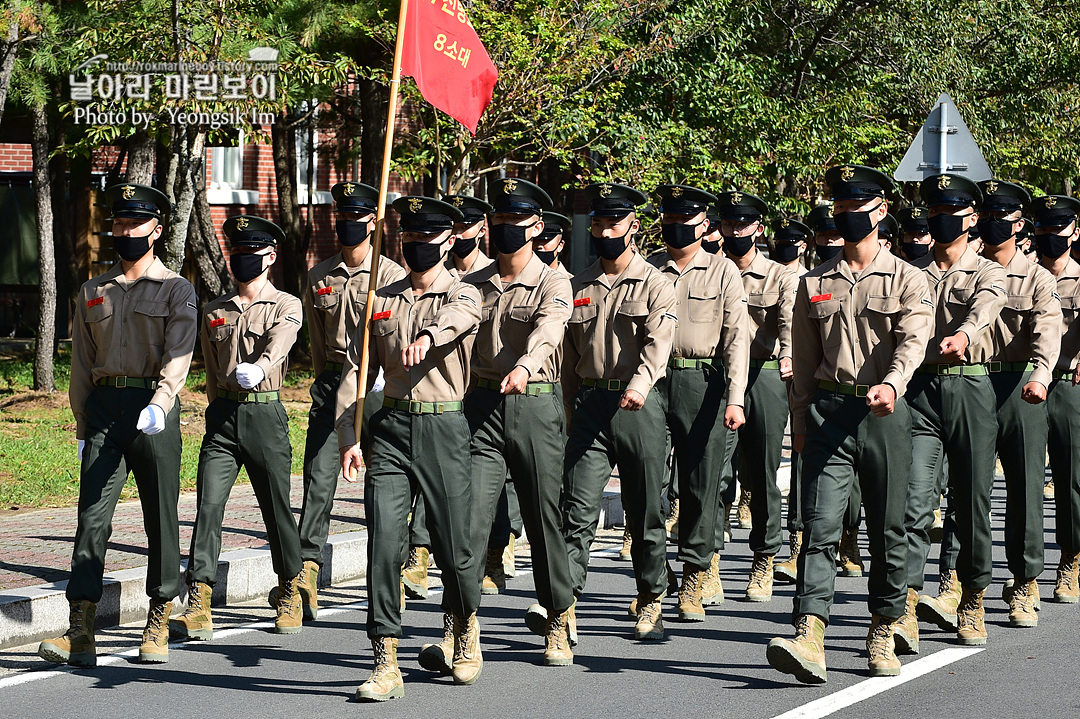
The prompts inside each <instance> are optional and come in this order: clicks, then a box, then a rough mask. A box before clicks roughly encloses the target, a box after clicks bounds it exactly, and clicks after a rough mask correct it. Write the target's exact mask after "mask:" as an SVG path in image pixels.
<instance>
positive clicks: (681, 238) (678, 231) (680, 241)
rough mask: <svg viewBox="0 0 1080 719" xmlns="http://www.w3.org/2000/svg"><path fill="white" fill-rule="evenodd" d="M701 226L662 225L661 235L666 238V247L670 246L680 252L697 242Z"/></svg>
mask: <svg viewBox="0 0 1080 719" xmlns="http://www.w3.org/2000/svg"><path fill="white" fill-rule="evenodd" d="M700 226H701V223H700V222H699V223H697V224H696V225H684V224H682V223H679V222H674V223H672V224H670V225H660V235H661V236H662V237H663V238H664V244H665V245H670V246H671V247H674V248H675V249H677V250H678V249H682V248H683V247H689V246H690V245H692V244H694V243H695V242H697V240H698V237H697V228H698V227H700Z"/></svg>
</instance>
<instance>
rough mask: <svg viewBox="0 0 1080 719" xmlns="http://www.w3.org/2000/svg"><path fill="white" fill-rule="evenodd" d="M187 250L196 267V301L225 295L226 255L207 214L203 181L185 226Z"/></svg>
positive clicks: (228, 279) (227, 280)
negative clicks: (197, 292) (190, 219)
mask: <svg viewBox="0 0 1080 719" xmlns="http://www.w3.org/2000/svg"><path fill="white" fill-rule="evenodd" d="M187 242H188V244H187V250H188V253H189V254H190V255H191V259H192V261H193V262H194V263H195V268H196V270H198V287H197V289H198V291H199V301H200V302H201V303H203V304H206V303H207V302H209V301H210V300H212V299H215V298H217V297H220V296H221V295H223V294H225V292H226V290H228V289H229V288H230V287H232V278H231V277H230V276H229V269H228V266H227V265H226V264H225V256H224V255H223V254H222V253H221V245H220V244H218V239H217V233H216V232H215V231H214V221H213V219H211V217H210V202H209V201H208V200H207V199H206V186H205V182H204V183H203V185H202V186H201V187H199V188H198V189H197V190H196V192H195V204H194V212H193V215H192V222H191V223H190V224H189V226H188V237H187Z"/></svg>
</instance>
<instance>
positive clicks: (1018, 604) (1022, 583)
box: [1009, 577, 1039, 627]
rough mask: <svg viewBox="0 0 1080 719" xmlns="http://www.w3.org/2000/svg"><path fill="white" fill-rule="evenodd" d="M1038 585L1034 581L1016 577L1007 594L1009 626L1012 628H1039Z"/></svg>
mask: <svg viewBox="0 0 1080 719" xmlns="http://www.w3.org/2000/svg"><path fill="white" fill-rule="evenodd" d="M1038 597H1039V584H1038V582H1036V581H1035V580H1034V579H1027V580H1025V579H1021V578H1020V577H1016V578H1015V579H1014V581H1013V590H1012V592H1010V594H1009V625H1010V626H1013V627H1037V626H1039V615H1038V614H1037V611H1036V610H1038V608H1039V605H1038V603H1037V601H1038Z"/></svg>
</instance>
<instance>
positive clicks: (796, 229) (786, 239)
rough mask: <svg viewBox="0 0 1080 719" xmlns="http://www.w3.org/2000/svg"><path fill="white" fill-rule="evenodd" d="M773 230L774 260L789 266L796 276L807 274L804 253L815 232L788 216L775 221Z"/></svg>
mask: <svg viewBox="0 0 1080 719" xmlns="http://www.w3.org/2000/svg"><path fill="white" fill-rule="evenodd" d="M772 231H773V250H772V253H771V255H770V257H771V258H772V261H773V262H775V263H776V264H778V265H783V266H784V267H787V268H788V269H789V270H791V271H792V272H794V273H795V276H796V277H802V276H803V275H805V274H806V266H805V265H803V255H804V254H805V253H806V247H807V243H808V242H811V241H813V238H814V233H813V232H812V231H811V230H810V228H809V227H807V226H806V225H804V224H803V223H801V222H798V221H797V220H790V219H788V218H786V217H783V218H780V219H778V220H776V221H774V222H773V226H772Z"/></svg>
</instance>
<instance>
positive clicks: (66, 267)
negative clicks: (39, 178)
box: [49, 83, 79, 349]
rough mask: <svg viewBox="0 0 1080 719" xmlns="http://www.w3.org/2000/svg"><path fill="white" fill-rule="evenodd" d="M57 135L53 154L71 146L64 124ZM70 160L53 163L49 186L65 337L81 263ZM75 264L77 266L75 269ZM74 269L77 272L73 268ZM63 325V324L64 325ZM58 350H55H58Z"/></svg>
mask: <svg viewBox="0 0 1080 719" xmlns="http://www.w3.org/2000/svg"><path fill="white" fill-rule="evenodd" d="M60 92H61V88H60V84H59V83H56V84H55V85H54V86H53V93H54V96H55V97H59V96H60ZM54 127H55V131H54V133H53V134H52V137H51V139H50V142H49V152H50V154H51V153H52V152H53V151H55V150H56V148H58V147H61V146H63V145H65V144H66V143H67V130H66V127H65V125H64V123H63V122H56V123H55V124H54ZM69 164H70V160H69V159H68V157H67V156H65V155H63V154H59V153H58V154H56V155H54V156H53V158H52V159H51V160H50V161H49V183H50V194H51V200H52V211H53V236H54V241H53V251H54V252H55V255H54V266H55V267H56V271H55V272H54V275H55V277H56V303H57V309H56V320H57V322H56V323H55V324H54V326H57V327H58V328H59V327H60V326H62V328H63V329H60V330H59V333H60V334H61V336H64V337H66V336H68V335H67V328H68V322H69V320H70V315H69V312H68V310H69V309H70V308H71V307H72V306H73V305H72V302H73V301H74V299H75V297H76V295H77V294H78V290H79V274H78V260H77V258H76V256H75V232H74V228H73V226H72V225H73V222H74V219H75V218H74V213H73V207H74V205H75V203H73V202H70V201H69V200H68V198H69V197H71V196H72V195H71V194H70V193H69V187H70V184H71V183H70V181H69V180H68V166H69ZM55 258H67V261H66V262H65V261H64V260H63V259H61V260H60V263H59V264H56V261H55ZM73 263H74V265H73ZM73 267H74V271H72V268H73ZM61 323H62V324H61ZM54 349H55V348H54Z"/></svg>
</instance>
